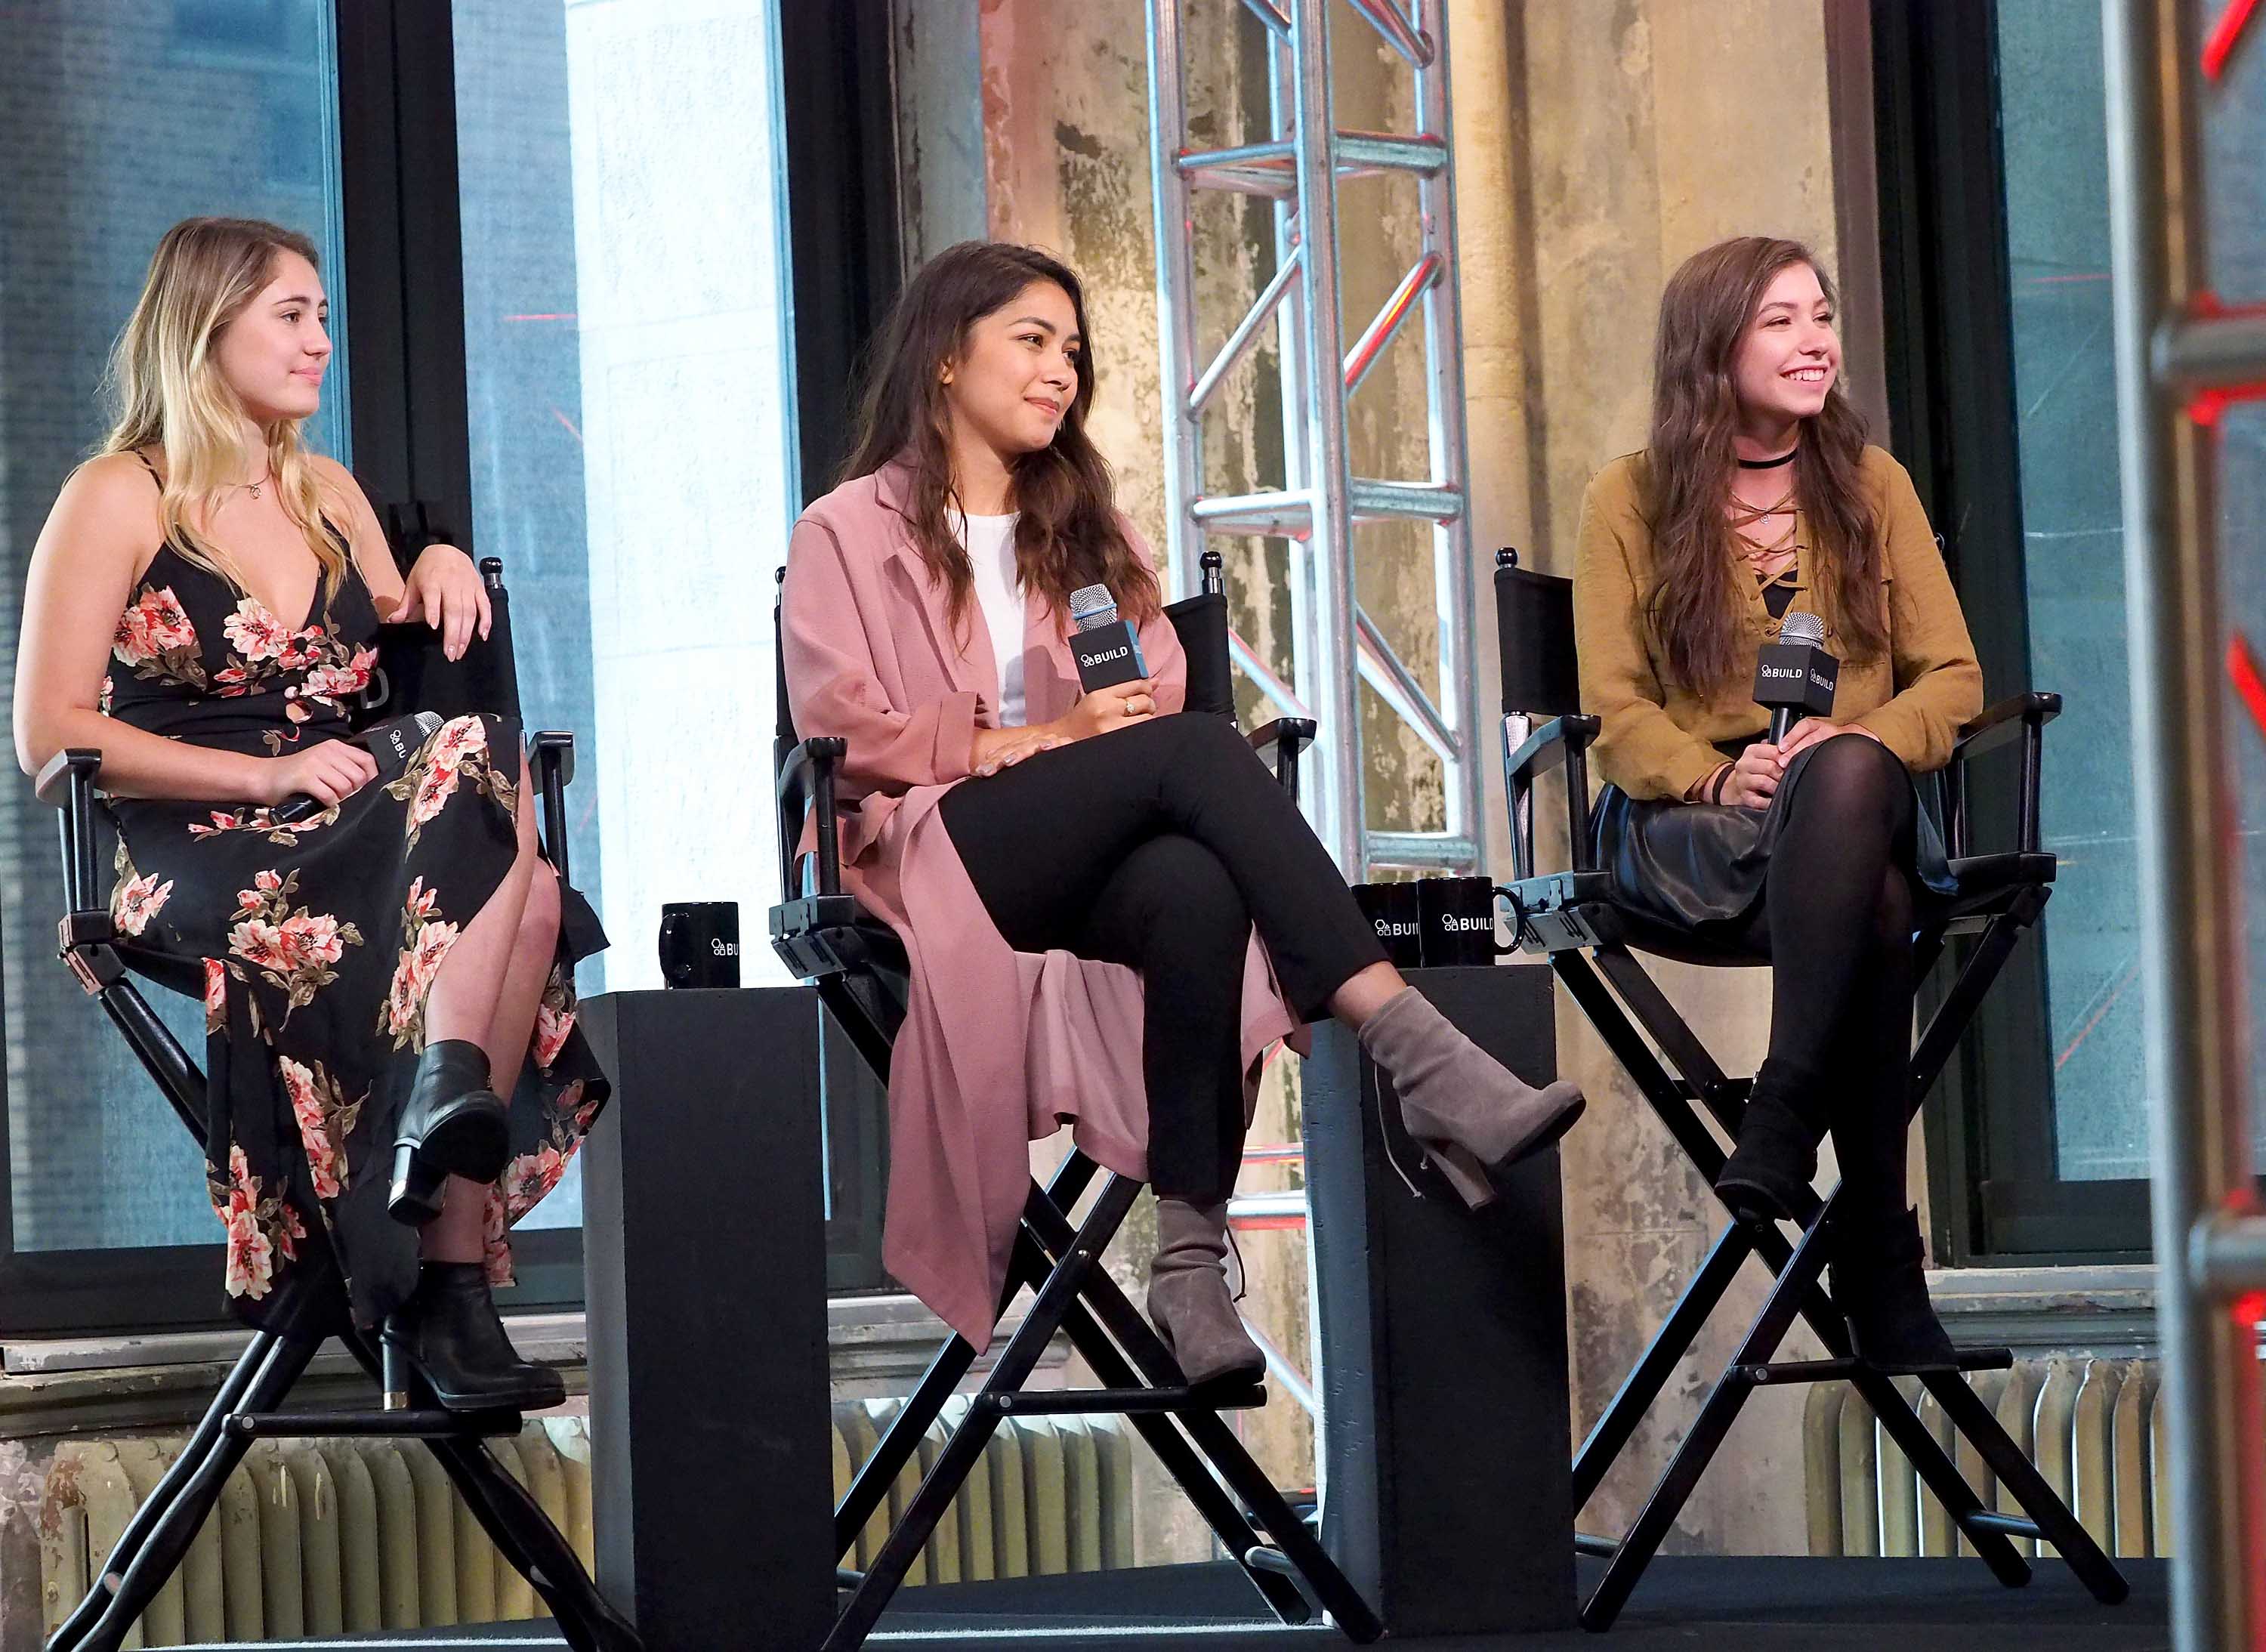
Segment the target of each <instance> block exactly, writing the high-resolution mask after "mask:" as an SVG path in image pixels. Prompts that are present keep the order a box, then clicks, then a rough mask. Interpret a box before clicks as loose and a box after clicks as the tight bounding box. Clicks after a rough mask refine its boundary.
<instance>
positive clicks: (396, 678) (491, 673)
mask: <svg viewBox="0 0 2266 1652" xmlns="http://www.w3.org/2000/svg"><path fill="white" fill-rule="evenodd" d="M460 514H461V513H459V512H454V511H450V510H448V509H445V508H442V507H438V506H435V505H433V504H431V503H429V502H428V501H425V500H421V499H419V500H411V501H409V502H408V503H406V504H389V505H387V506H386V507H385V510H384V519H385V542H386V546H387V548H388V549H389V550H391V552H393V560H394V564H395V566H396V567H398V568H399V569H400V570H401V571H402V573H403V574H407V573H408V571H409V569H410V568H411V567H412V566H413V565H414V564H415V562H416V560H417V559H418V557H419V556H420V554H421V553H422V552H424V551H425V549H426V548H427V547H428V546H429V545H463V546H470V545H471V543H472V542H471V538H470V537H467V535H466V534H465V532H464V530H463V529H462V528H460V527H457V526H456V525H455V521H454V519H455V517H456V516H457V515H460ZM479 570H480V582H481V583H482V584H483V585H485V586H486V588H487V594H488V607H489V610H491V613H492V615H493V620H492V623H491V624H490V625H489V627H488V634H487V636H486V639H485V640H482V639H479V638H477V637H476V638H474V639H473V640H472V645H471V647H469V648H467V649H465V650H464V658H463V659H461V660H451V659H450V658H449V656H448V654H446V653H445V652H444V651H443V648H442V641H441V635H440V633H439V632H436V631H435V630H433V629H432V628H431V627H430V626H428V625H385V626H381V627H380V628H379V631H378V633H377V664H378V670H379V673H380V676H379V678H378V681H377V682H376V683H374V684H373V685H372V689H373V691H372V692H371V693H369V695H366V696H365V697H364V698H363V701H362V710H361V712H360V713H358V714H357V715H356V716H355V719H354V721H355V727H369V725H370V724H371V723H375V722H379V721H383V720H384V719H385V718H386V717H387V716H388V715H394V716H398V715H400V714H401V713H405V712H410V711H420V712H435V713H439V714H440V715H441V716H442V717H443V718H450V717H463V716H467V715H469V714H470V713H474V712H486V713H488V714H489V715H490V716H492V717H510V718H515V719H516V718H519V717H520V716H521V714H522V709H521V706H520V701H519V662H518V656H517V654H515V651H514V648H513V645H512V634H511V594H510V593H509V592H508V591H507V590H506V589H505V588H504V583H503V563H502V561H501V559H499V558H496V557H484V558H481V559H479Z"/></svg>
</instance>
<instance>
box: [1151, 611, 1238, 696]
mask: <svg viewBox="0 0 2266 1652" xmlns="http://www.w3.org/2000/svg"><path fill="white" fill-rule="evenodd" d="M1165 618H1167V619H1169V620H1171V621H1172V622H1173V633H1174V634H1175V635H1177V636H1178V637H1179V638H1180V640H1181V653H1182V654H1186V655H1187V656H1188V706H1187V708H1188V710H1189V711H1192V712H1210V713H1215V714H1216V715H1217V716H1221V717H1232V716H1234V715H1235V670H1234V668H1233V667H1232V665H1231V664H1230V663H1229V662H1228V657H1227V594H1226V593H1225V592H1224V591H1205V592H1203V593H1202V595H1200V596H1184V597H1182V598H1181V600H1180V601H1179V602H1177V603H1170V604H1168V605H1167V606H1166V609H1165Z"/></svg>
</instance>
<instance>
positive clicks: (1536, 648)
mask: <svg viewBox="0 0 2266 1652" xmlns="http://www.w3.org/2000/svg"><path fill="white" fill-rule="evenodd" d="M1495 638H1496V641H1497V643H1498V645H1499V647H1501V649H1502V709H1503V714H1504V715H1505V716H1514V715H1519V714H1522V713H1523V714H1524V715H1527V716H1532V717H1563V716H1566V715H1568V714H1569V713H1574V712H1578V711H1580V710H1581V709H1582V674H1581V668H1580V665H1579V662H1577V660H1576V658H1575V652H1574V581H1571V580H1561V579H1559V578H1557V577H1556V576H1555V575H1553V574H1537V573H1535V572H1534V571H1533V570H1532V569H1531V568H1523V567H1519V566H1518V552H1516V551H1513V550H1511V549H1509V547H1507V546H1506V547H1505V548H1504V549H1502V550H1501V551H1498V552H1495Z"/></svg>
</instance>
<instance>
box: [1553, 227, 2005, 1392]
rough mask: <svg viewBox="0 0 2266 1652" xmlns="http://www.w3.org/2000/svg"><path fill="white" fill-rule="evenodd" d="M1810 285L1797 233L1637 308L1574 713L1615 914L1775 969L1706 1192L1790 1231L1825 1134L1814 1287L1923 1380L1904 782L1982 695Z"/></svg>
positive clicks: (1826, 309) (1584, 562) (1584, 546)
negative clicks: (1624, 411)
mask: <svg viewBox="0 0 2266 1652" xmlns="http://www.w3.org/2000/svg"><path fill="white" fill-rule="evenodd" d="M1833 311H1834V297H1833V289H1832V285H1831V281H1830V280H1829V278H1828V277H1827V276H1826V274H1825V272H1824V269H1823V268H1821V267H1819V265H1818V263H1817V260H1816V259H1815V258H1814V257H1813V256H1812V255H1811V254H1810V252H1809V249H1807V248H1806V247H1803V246H1802V245H1800V244H1799V243H1796V242H1793V241H1782V240H1773V239H1766V238H1761V237H1743V238H1739V239H1736V240H1732V241H1726V242H1723V243H1721V244H1720V245H1715V246H1712V247H1710V248H1708V249H1707V251H1705V252H1700V253H1697V254H1695V255H1694V256H1693V257H1692V258H1691V259H1688V260H1686V261H1685V264H1684V265H1683V267H1681V268H1679V269H1678V271H1677V272H1676V274H1674V275H1673V276H1672V277H1670V281H1669V283H1668V288H1667V290H1666V291H1665V292H1664V293H1663V295H1662V298H1661V306H1660V336H1659V340H1658V343H1657V346H1656V355H1655V369H1654V384H1653V409H1652V428H1651V433H1650V439H1649V441H1648V443H1647V445H1646V447H1645V449H1644V450H1643V451H1642V452H1641V453H1634V454H1630V455H1627V456H1626V457H1622V458H1619V459H1616V460H1614V461H1613V462H1612V464H1609V465H1607V466H1606V467H1605V468H1604V471H1600V472H1599V473H1598V475H1597V478H1596V479H1595V480H1593V481H1592V482H1591V483H1590V489H1589V492H1588V493H1587V495H1586V496H1585V497H1584V499H1583V509H1582V530H1581V549H1580V559H1579V564H1578V567H1576V570H1575V580H1574V604H1575V625H1576V630H1577V632H1578V633H1579V640H1580V653H1581V664H1582V703H1583V708H1584V709H1585V710H1587V711H1589V712H1590V713H1594V714H1595V715H1596V716H1597V718H1598V719H1599V720H1601V722H1602V724H1603V727H1602V730H1601V732H1600V734H1599V736H1598V739H1597V747H1596V752H1597V757H1596V761H1597V768H1598V771H1599V772H1600V774H1601V775H1602V776H1603V777H1604V779H1605V780H1606V782H1607V783H1608V784H1607V785H1606V786H1605V788H1604V796H1603V797H1602V798H1601V799H1600V800H1599V804H1598V808H1597V815H1596V822H1597V825H1596V830H1597V851H1598V855H1599V863H1600V864H1601V865H1603V866H1606V867H1608V868H1610V869H1611V870H1612V874H1613V875H1614V880H1615V885H1616V889H1615V899H1616V900H1617V901H1618V902H1623V903H1626V904H1627V905H1629V906H1631V907H1633V908H1634V909H1635V910H1637V911H1638V912H1640V913H1641V915H1642V916H1643V917H1645V918H1647V919H1648V920H1649V921H1650V923H1651V924H1652V925H1653V926H1654V927H1655V928H1656V930H1658V931H1659V932H1661V934H1662V936H1663V939H1664V941H1665V942H1666V943H1667V944H1670V945H1671V946H1672V944H1673V942H1674V940H1675V939H1678V938H1679V937H1681V938H1689V939H1692V940H1693V941H1696V942H1698V943H1700V944H1702V945H1713V946H1719V947H1720V946H1731V947H1743V948H1745V949H1747V950H1750V951H1752V952H1756V953H1760V954H1765V955H1766V956H1768V957H1769V958H1770V959H1771V961H1772V968H1773V975H1772V982H1773V994H1772V1005H1771V1042H1770V1051H1769V1056H1768V1058H1767V1059H1766V1060H1765V1062H1764V1063H1763V1065H1762V1068H1761V1070H1760V1071H1758V1073H1757V1074H1756V1078H1755V1085H1754V1091H1753V1094H1752V1096H1751V1099H1750V1100H1749V1102H1748V1106H1747V1112H1746V1117H1745V1120H1744V1122H1743V1125H1742V1126H1741V1129H1740V1132H1739V1140H1738V1144H1737V1147H1736V1151H1734V1152H1733V1153H1732V1155H1731V1157H1730V1160H1729V1163H1728V1164H1727V1165H1726V1166H1725V1167H1724V1171H1723V1174H1722V1177H1721V1180H1720V1181H1718V1183H1717V1186H1718V1187H1719V1188H1721V1190H1722V1192H1723V1193H1724V1194H1725V1195H1726V1196H1727V1197H1729V1200H1730V1201H1731V1203H1732V1205H1733V1208H1734V1209H1735V1210H1737V1211H1739V1213H1740V1214H1741V1215H1742V1217H1747V1218H1750V1219H1752V1218H1756V1217H1787V1216H1788V1215H1789V1214H1790V1211H1791V1209H1792V1207H1793V1205H1794V1204H1795V1202H1797V1201H1798V1200H1799V1198H1800V1196H1801V1190H1802V1189H1803V1188H1807V1186H1808V1185H1809V1181H1810V1179H1811V1178H1812V1177H1813V1176H1814V1175H1815V1174H1816V1166H1817V1157H1816V1154H1817V1144H1818V1142H1819V1141H1820V1139H1821V1138H1822V1137H1824V1134H1825V1132H1826V1131H1827V1130H1828V1129H1831V1131H1832V1133H1833V1140H1834V1148H1835V1151H1836V1154H1837V1156H1838V1159H1839V1161H1840V1166H1841V1174H1842V1178H1843V1184H1842V1185H1843V1194H1842V1200H1841V1208H1840V1210H1839V1213H1838V1217H1837V1220H1836V1232H1835V1234H1834V1240H1833V1242H1834V1258H1833V1262H1834V1285H1835V1295H1836V1297H1837V1298H1838V1301H1839V1302H1840V1304H1841V1306H1842V1308H1843V1311H1844V1312H1846V1314H1847V1315H1848V1318H1849V1325H1850V1333H1851V1335H1852V1338H1853V1341H1854V1342H1855V1345H1856V1348H1857V1351H1858V1354H1859V1356H1860V1357H1863V1358H1866V1359H1868V1360H1871V1361H1873V1362H1874V1363H1876V1364H1878V1365H1880V1366H1882V1368H1883V1369H1885V1370H1889V1371H1900V1372H1911V1371H1927V1370H1939V1369H1944V1368H1947V1367H1948V1365H1949V1364H1950V1363H1951V1362H1952V1357H1953V1350H1952V1347H1951V1343H1950V1340H1949V1339H1948V1337H1947V1336H1946V1335H1945V1334H1944V1332H1943V1327H1942V1326H1941V1324H1939V1323H1938V1322H1937V1320H1936V1319H1935V1316H1934V1313H1933V1311H1932V1310H1931V1309H1930V1307H1929V1305H1928V1300H1927V1288H1926V1282H1925V1280H1924V1278H1923V1276H1922V1273H1921V1264H1922V1261H1923V1254H1922V1249H1921V1245H1920V1237H1919V1222H1918V1220H1917V1217H1916V1215H1915V1213H1914V1212H1913V1211H1912V1210H1911V1209H1910V1208H1909V1207H1907V1206H1906V1204H1905V1202H1904V1151H1905V1150H1904V1144H1905V1137H1906V1124H1907V1114H1906V1107H1905V1093H1906V1089H1907V1083H1906V1072H1907V1062H1908V1060H1909V1057H1910V1054H1911V1000H1912V993H1913V989H1914V969H1915V964H1914V958H1913V948H1912V935H1913V930H1914V927H1915V925H1916V922H1917V917H1918V914H1919V910H1920V908H1921V907H1922V906H1923V904H1924V903H1927V902H1929V901H1931V900H1933V899H1934V898H1936V897H1937V896H1939V895H1943V894H1947V893H1948V892H1949V891H1950V888H1951V887H1952V885H1951V879H1950V873H1949V870H1948V867H1947V866H1946V865H1945V864H1944V852H1943V845H1942V843H1941V839H1940V838H1939V837H1938V836H1937V834H1936V832H1935V830H1934V827H1933V822H1931V820H1930V818H1929V816H1928V815H1927V814H1926V811H1925V810H1923V809H1922V808H1920V807H1919V798H1918V796H1917V794H1916V793H1915V791H1914V788H1913V785H1912V779H1911V777H1912V776H1913V775H1914V774H1917V773H1923V772H1926V771H1930V770H1934V769H1939V768H1941V767H1942V766H1943V764H1945V763H1946V762H1948V760H1949V758H1950V755H1951V745H1952V741H1953V739H1954V737H1955V734H1956V732H1957V730H1958V728H1959V727H1960V725H1961V724H1962V723H1963V722H1965V721H1966V720H1968V719H1970V718H1971V717H1972V716H1974V715H1975V714H1976V713H1977V712H1978V711H1980V710H1981V709H1982V703H1983V677H1982V672H1981V671H1980V669H1978V668H1977V665H1976V662H1975V649H1974V645H1973V643H1972V642H1970V640H1969V638H1968V634H1967V625H1966V622H1965V620H1964V619H1963V618H1962V617H1961V614H1960V611H1959V603H1958V599H1957V597H1956V596H1955V595H1954V594H1953V592H1952V588H1951V582H1950V580H1949V579H1948V576H1947V575H1946V574H1945V572H1944V567H1943V559H1942V557H1941V553H1940V552H1938V550H1937V548H1936V545H1935V540H1934V537H1933V534H1932V533H1931V532H1930V531H1929V529H1928V524H1927V518H1926V515H1925V514H1924V513H1923V512H1922V510H1921V508H1920V505H1919V499H1918V498H1917V497H1916V496H1915V495H1914V493H1913V492H1912V486H1911V479H1910V478H1909V477H1907V476H1906V475H1905V474H1904V468H1903V467H1902V466H1901V465H1899V464H1897V462H1896V461H1895V460H1894V459H1892V458H1890V457H1889V456H1888V455H1887V454H1886V453H1884V452H1882V450H1880V449H1878V448H1875V447H1868V446H1867V445H1866V442H1865V427H1864V420H1863V418H1862V416H1861V415H1860V414H1859V413H1858V412H1857V411H1856V409H1855V408H1854V407H1853V406H1851V404H1850V402H1849V399H1848V398H1847V396H1846V393H1845V392H1844V391H1843V390H1842V387H1841V384H1840V382H1839V381H1840V368H1841V345H1840V340H1839V339H1838V337H1837V336H1836V335H1835V333H1834V330H1833ZM1795 610H1801V611H1804V612H1808V613H1813V614H1816V616H1818V617H1819V618H1820V619H1822V620H1823V622H1824V627H1825V647H1826V650H1827V652H1829V653H1830V654H1833V655H1834V656H1835V657H1836V658H1837V659H1838V660H1839V662H1840V676H1839V681H1838V688H1837V691H1836V695H1835V699H1834V705H1833V711H1832V713H1831V716H1830V717H1813V718H1809V719H1808V720H1804V721H1802V722H1800V723H1797V724H1796V725H1795V727H1794V729H1793V731H1792V732H1791V733H1790V734H1789V735H1787V738H1786V740H1785V741H1784V742H1782V743H1780V744H1777V745H1773V744H1772V743H1771V742H1770V741H1769V739H1768V730H1769V716H1768V713H1765V711H1764V709H1763V708H1762V706H1760V705H1758V704H1757V703H1756V702H1755V699H1754V698H1753V693H1752V691H1753V686H1754V673H1755V662H1756V655H1757V652H1758V649H1759V648H1760V647H1761V646H1762V645H1763V644H1764V643H1765V642H1766V641H1768V640H1772V639H1773V638H1774V637H1775V636H1776V635H1777V634H1778V632H1779V629H1780V624H1781V622H1782V620H1783V618H1784V617H1785V616H1786V615H1787V613H1788V612H1790V611H1795Z"/></svg>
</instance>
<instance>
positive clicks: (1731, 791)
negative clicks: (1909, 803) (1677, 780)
mask: <svg viewBox="0 0 2266 1652" xmlns="http://www.w3.org/2000/svg"><path fill="white" fill-rule="evenodd" d="M1838 735H1863V736H1864V737H1865V738H1866V739H1868V740H1878V739H1880V736H1879V735H1876V734H1875V733H1874V732H1873V731H1872V730H1871V729H1869V728H1868V727H1865V726H1864V725H1863V724H1861V723H1837V722H1832V721H1831V720H1827V719H1825V718H1823V717H1806V718H1804V719H1802V721H1800V722H1798V723H1796V724H1795V726H1794V728H1793V730H1792V731H1791V732H1790V733H1789V734H1788V735H1787V737H1786V741H1785V743H1784V744H1782V745H1776V746H1774V745H1773V744H1771V743H1770V742H1768V741H1767V740H1758V741H1756V742H1754V743H1753V744H1752V745H1751V746H1749V747H1748V748H1747V749H1745V750H1743V751H1742V752H1741V753H1739V756H1738V759H1737V760H1736V762H1734V763H1731V764H1728V765H1726V766H1727V767H1728V768H1729V773H1725V772H1724V770H1722V769H1717V770H1716V771H1714V773H1711V774H1710V775H1709V776H1708V777H1707V778H1706V779H1704V780H1702V781H1700V785H1699V786H1698V788H1697V789H1696V790H1695V791H1694V792H1693V793H1692V801H1693V802H1696V803H1721V804H1724V805H1726V806H1727V807H1729V808H1757V809H1760V808H1769V807H1770V804H1771V799H1773V797H1776V796H1777V795H1778V788H1779V785H1780V782H1781V781H1782V780H1783V779H1785V778H1786V771H1787V764H1790V763H1792V762H1793V761H1794V760H1795V757H1798V756H1800V755H1801V754H1802V752H1803V751H1805V750H1807V749H1809V747H1811V746H1814V745H1816V744H1817V743H1818V742H1820V741H1824V740H1831V739H1833V738H1835V737H1836V736H1838ZM1717 776H1721V780H1722V785H1721V790H1720V791H1719V790H1718V788H1717V786H1716V778H1717Z"/></svg>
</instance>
